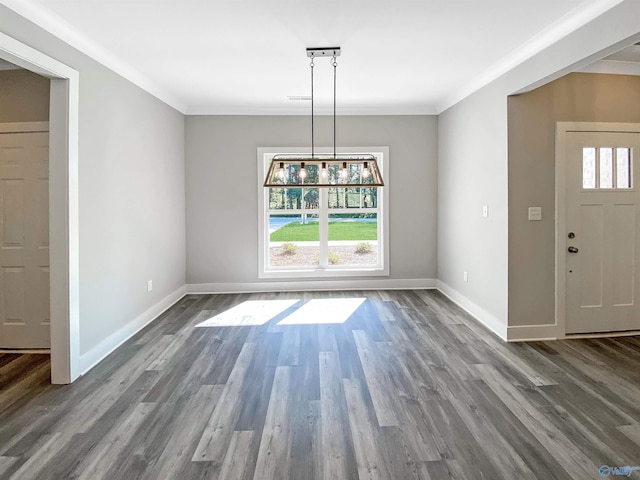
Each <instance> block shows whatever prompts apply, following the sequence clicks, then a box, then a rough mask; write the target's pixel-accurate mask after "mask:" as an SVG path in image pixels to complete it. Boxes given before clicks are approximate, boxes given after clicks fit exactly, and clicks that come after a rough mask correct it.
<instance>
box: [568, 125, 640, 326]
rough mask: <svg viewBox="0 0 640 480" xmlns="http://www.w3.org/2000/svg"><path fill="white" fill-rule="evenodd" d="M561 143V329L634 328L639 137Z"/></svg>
mask: <svg viewBox="0 0 640 480" xmlns="http://www.w3.org/2000/svg"><path fill="white" fill-rule="evenodd" d="M566 139H567V144H566V154H567V158H566V162H567V163H566V172H567V176H566V181H567V185H566V212H567V222H566V225H567V230H566V232H564V234H565V239H566V244H565V252H564V254H565V255H566V257H565V258H566V263H565V265H566V295H567V297H566V332H567V333H588V332H613V331H624V330H637V329H640V306H639V305H638V303H639V301H640V277H639V274H640V165H638V161H639V160H640V133H629V132H568V133H567V137H566Z"/></svg>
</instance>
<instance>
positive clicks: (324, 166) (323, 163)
mask: <svg viewBox="0 0 640 480" xmlns="http://www.w3.org/2000/svg"><path fill="white" fill-rule="evenodd" d="M320 175H322V178H327V162H322V170H321V171H320Z"/></svg>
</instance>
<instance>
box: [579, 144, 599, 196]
mask: <svg viewBox="0 0 640 480" xmlns="http://www.w3.org/2000/svg"><path fill="white" fill-rule="evenodd" d="M582 188H596V149H595V148H593V147H589V148H583V149H582Z"/></svg>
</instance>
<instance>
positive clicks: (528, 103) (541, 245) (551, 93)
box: [508, 73, 640, 325]
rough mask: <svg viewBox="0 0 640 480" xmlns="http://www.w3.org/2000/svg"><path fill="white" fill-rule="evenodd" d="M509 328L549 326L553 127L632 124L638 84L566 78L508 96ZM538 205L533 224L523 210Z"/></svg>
mask: <svg viewBox="0 0 640 480" xmlns="http://www.w3.org/2000/svg"><path fill="white" fill-rule="evenodd" d="M508 109H509V325H542V324H552V323H554V321H555V216H554V212H555V198H554V197H555V195H554V190H555V128H556V122H563V121H564V122H640V77H632V76H624V75H596V74H589V73H573V74H570V75H567V76H565V77H563V78H561V79H558V80H556V81H554V82H551V83H550V84H548V85H545V86H544V87H541V88H538V89H536V90H534V91H532V92H529V93H526V94H523V95H518V96H514V97H510V98H509V100H508ZM529 206H541V207H542V209H543V219H542V221H541V222H529V221H528V220H527V208H528V207H529Z"/></svg>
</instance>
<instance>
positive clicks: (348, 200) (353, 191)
mask: <svg viewBox="0 0 640 480" xmlns="http://www.w3.org/2000/svg"><path fill="white" fill-rule="evenodd" d="M345 190H346V191H345V195H344V206H345V207H346V208H360V189H359V188H347V189H345Z"/></svg>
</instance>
